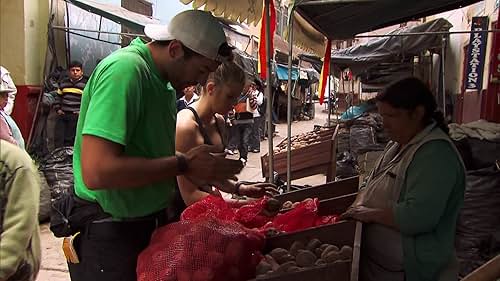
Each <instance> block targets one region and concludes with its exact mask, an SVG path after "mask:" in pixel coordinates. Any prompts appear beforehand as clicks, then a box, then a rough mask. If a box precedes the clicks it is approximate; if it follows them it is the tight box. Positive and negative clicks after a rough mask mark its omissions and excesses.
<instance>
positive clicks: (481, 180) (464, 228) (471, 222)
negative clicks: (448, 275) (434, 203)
mask: <svg viewBox="0 0 500 281" xmlns="http://www.w3.org/2000/svg"><path fill="white" fill-rule="evenodd" d="M499 206H500V171H499V170H498V169H497V168H496V166H490V167H488V168H484V169H480V170H476V171H469V172H468V173H467V180H466V188H465V195H464V205H463V207H462V209H461V211H460V214H459V219H458V223H457V235H456V241H455V242H456V249H457V257H458V260H459V263H460V275H461V276H465V275H467V274H469V273H470V272H472V271H473V270H475V269H476V268H478V267H479V266H481V265H482V264H484V263H485V262H486V261H488V260H490V259H491V258H493V257H494V256H496V255H497V254H498V251H496V250H494V249H495V247H492V244H493V241H494V240H495V237H496V235H498V232H499V231H500V208H499Z"/></svg>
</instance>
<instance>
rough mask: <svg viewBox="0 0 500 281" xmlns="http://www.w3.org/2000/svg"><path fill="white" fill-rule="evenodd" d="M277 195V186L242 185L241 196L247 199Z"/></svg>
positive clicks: (262, 183) (270, 184)
mask: <svg viewBox="0 0 500 281" xmlns="http://www.w3.org/2000/svg"><path fill="white" fill-rule="evenodd" d="M276 194H278V190H277V189H276V185H274V184H272V183H267V182H261V183H252V184H241V185H240V195H244V196H247V197H252V198H260V197H263V196H265V195H267V196H270V197H273V196H274V195H276Z"/></svg>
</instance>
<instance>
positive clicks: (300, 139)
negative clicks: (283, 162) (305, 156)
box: [274, 129, 333, 154]
mask: <svg viewBox="0 0 500 281" xmlns="http://www.w3.org/2000/svg"><path fill="white" fill-rule="evenodd" d="M326 130H327V129H322V130H316V131H312V132H307V133H302V134H299V135H295V136H292V137H291V138H290V141H291V145H292V150H294V149H299V148H302V147H306V146H310V145H314V144H318V143H320V142H321V140H322V136H324V135H322V134H321V132H324V131H326ZM332 134H333V131H332ZM286 147H287V141H286V139H285V140H284V141H282V142H281V143H280V144H279V145H278V146H276V148H274V153H275V154H277V153H281V152H285V151H286Z"/></svg>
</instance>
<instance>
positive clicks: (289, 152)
mask: <svg viewBox="0 0 500 281" xmlns="http://www.w3.org/2000/svg"><path fill="white" fill-rule="evenodd" d="M292 13H293V10H292ZM288 47H289V53H288V97H287V98H288V99H287V141H286V143H287V144H286V188H287V191H288V192H289V191H290V187H291V185H292V67H293V65H292V55H293V17H290V24H289V25H288ZM298 71H300V65H299V69H298ZM299 75H300V73H299ZM293 88H295V85H294V87H293Z"/></svg>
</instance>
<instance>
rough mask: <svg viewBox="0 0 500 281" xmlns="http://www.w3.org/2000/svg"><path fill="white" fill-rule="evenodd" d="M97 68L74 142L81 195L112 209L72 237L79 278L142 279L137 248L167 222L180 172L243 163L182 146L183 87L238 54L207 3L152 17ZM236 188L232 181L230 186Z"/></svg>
mask: <svg viewBox="0 0 500 281" xmlns="http://www.w3.org/2000/svg"><path fill="white" fill-rule="evenodd" d="M145 34H146V35H147V36H148V37H150V38H151V39H153V41H152V42H151V43H147V44H145V43H144V42H143V41H142V40H141V39H139V38H137V39H135V40H134V41H132V43H131V44H130V46H128V47H126V48H123V49H120V50H118V51H116V52H114V53H113V54H111V55H110V56H108V57H107V58H105V59H104V60H102V61H101V62H100V63H99V65H98V66H97V67H96V69H95V71H94V72H93V73H92V76H91V77H90V79H89V81H88V83H87V85H86V87H85V90H84V93H83V97H82V105H81V110H80V117H79V120H78V127H77V134H76V141H75V150H74V159H73V160H74V161H73V163H74V164H73V165H74V175H75V194H76V196H77V197H78V198H80V199H83V200H86V201H89V202H95V203H97V204H99V205H100V207H101V208H102V210H103V211H104V212H106V213H107V214H109V217H106V218H104V219H100V220H96V221H90V222H88V223H87V226H86V227H85V228H84V229H83V230H82V231H81V232H80V234H78V235H77V236H76V237H75V239H74V246H75V249H76V252H77V254H78V257H79V261H80V262H79V263H77V264H75V263H69V268H70V273H71V279H72V280H73V281H80V280H82V281H89V280H91V281H98V280H108V281H118V280H120V281H128V280H131V281H132V280H136V276H135V267H136V261H137V256H138V254H139V253H140V252H141V251H142V250H143V249H144V248H145V247H146V246H147V245H148V243H149V239H150V236H151V233H152V232H153V231H154V230H155V228H157V227H158V226H159V225H162V224H164V223H166V221H165V219H164V217H165V213H166V211H165V209H166V208H167V207H168V206H169V203H170V199H171V198H172V195H173V194H172V193H173V191H174V184H175V182H174V181H175V177H176V176H177V175H181V174H182V175H184V176H186V177H188V178H189V179H190V180H191V181H193V182H194V183H196V184H197V185H198V186H204V185H217V183H219V182H222V181H225V180H227V179H230V178H234V176H235V174H237V173H239V172H240V171H241V169H242V167H243V166H242V163H241V162H240V161H238V160H229V159H224V158H223V157H217V156H214V154H212V153H215V152H219V150H218V148H215V147H210V146H202V147H198V148H195V149H193V150H191V151H189V152H188V153H186V154H176V152H175V127H176V113H177V110H176V90H178V91H179V92H181V90H182V89H184V88H185V87H187V86H190V85H195V84H198V83H201V84H203V83H205V80H206V79H207V77H208V74H209V73H210V72H212V71H214V70H215V69H216V68H217V66H218V65H219V64H220V63H221V62H222V61H224V60H226V59H228V58H230V57H231V51H232V50H231V48H230V47H229V46H228V45H227V43H226V37H225V34H224V31H223V30H222V27H221V25H220V24H219V22H218V21H217V20H216V19H215V18H214V17H213V16H212V15H211V14H210V13H207V12H203V11H186V12H182V13H180V14H178V15H176V16H175V17H174V18H173V19H172V21H171V22H170V24H169V26H168V27H166V26H157V25H154V26H147V27H146V28H145ZM226 191H227V192H234V191H233V190H226Z"/></svg>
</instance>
